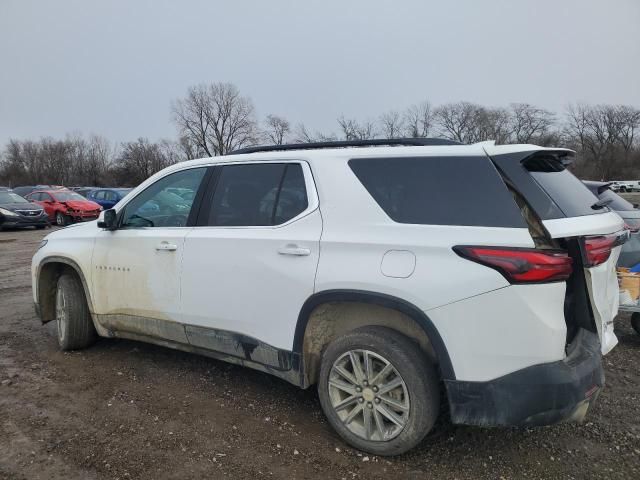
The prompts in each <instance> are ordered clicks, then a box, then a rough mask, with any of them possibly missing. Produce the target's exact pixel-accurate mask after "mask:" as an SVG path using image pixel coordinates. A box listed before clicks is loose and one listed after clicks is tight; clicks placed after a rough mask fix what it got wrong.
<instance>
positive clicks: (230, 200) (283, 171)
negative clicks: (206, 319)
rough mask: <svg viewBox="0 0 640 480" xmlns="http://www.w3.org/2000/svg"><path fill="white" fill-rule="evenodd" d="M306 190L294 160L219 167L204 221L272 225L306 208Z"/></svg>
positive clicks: (294, 215) (219, 223)
mask: <svg viewBox="0 0 640 480" xmlns="http://www.w3.org/2000/svg"><path fill="white" fill-rule="evenodd" d="M307 206H308V201H307V190H306V187H305V181H304V173H303V171H302V166H301V165H300V164H298V163H261V164H245V165H225V166H223V167H221V172H220V178H219V179H218V182H217V186H216V190H215V193H214V195H213V200H212V202H211V209H210V212H209V218H208V222H207V225H211V226H220V227H240V226H272V225H280V224H283V223H285V222H288V221H289V220H291V219H292V218H294V217H296V216H297V215H299V214H300V213H302V212H303V211H304V210H306V209H307Z"/></svg>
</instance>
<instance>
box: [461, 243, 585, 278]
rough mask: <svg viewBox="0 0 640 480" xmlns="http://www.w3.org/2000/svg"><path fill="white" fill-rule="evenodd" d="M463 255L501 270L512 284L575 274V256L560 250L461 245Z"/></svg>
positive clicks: (567, 276)
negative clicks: (573, 266) (572, 265)
mask: <svg viewBox="0 0 640 480" xmlns="http://www.w3.org/2000/svg"><path fill="white" fill-rule="evenodd" d="M453 250H454V251H455V252H456V253H457V254H458V255H460V256H461V257H463V258H466V259H468V260H471V261H473V262H476V263H479V264H481V265H485V266H487V267H489V268H493V269H494V270H497V271H498V272H500V273H501V274H502V275H503V276H504V277H505V278H506V279H507V280H508V281H509V282H510V283H542V282H559V281H563V280H566V279H567V278H569V276H570V275H571V272H572V271H573V270H572V267H571V263H572V260H571V257H569V255H568V254H567V253H566V252H564V251H558V250H549V251H545V250H538V249H534V248H506V247H481V246H477V247H471V246H457V247H453Z"/></svg>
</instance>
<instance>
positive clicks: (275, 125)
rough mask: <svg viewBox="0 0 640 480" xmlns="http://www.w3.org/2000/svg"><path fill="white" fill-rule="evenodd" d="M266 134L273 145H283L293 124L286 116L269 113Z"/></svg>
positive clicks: (266, 120) (266, 121)
mask: <svg viewBox="0 0 640 480" xmlns="http://www.w3.org/2000/svg"><path fill="white" fill-rule="evenodd" d="M264 123H265V129H264V136H265V137H266V138H267V141H269V142H271V143H272V144H273V145H282V144H283V143H284V140H285V138H286V137H287V135H289V132H290V131H291V126H290V125H289V121H288V120H287V119H286V118H283V117H279V116H277V115H267V118H266V119H265V122H264Z"/></svg>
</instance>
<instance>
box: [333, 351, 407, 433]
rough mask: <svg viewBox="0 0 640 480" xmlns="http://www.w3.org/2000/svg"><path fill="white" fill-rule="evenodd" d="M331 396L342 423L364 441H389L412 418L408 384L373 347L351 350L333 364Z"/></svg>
mask: <svg viewBox="0 0 640 480" xmlns="http://www.w3.org/2000/svg"><path fill="white" fill-rule="evenodd" d="M329 398H330V400H331V405H332V407H333V409H334V411H335V412H336V414H337V415H338V418H340V420H341V421H342V422H343V424H344V425H345V426H346V427H347V428H348V429H349V431H350V432H351V433H353V434H354V435H357V436H358V437H360V438H363V439H365V440H369V441H379V442H384V441H389V440H391V439H393V438H395V437H397V436H398V435H399V434H400V433H401V432H402V430H403V429H404V427H405V425H406V424H407V422H408V420H409V412H410V403H409V391H408V389H407V385H406V383H405V382H404V380H403V379H402V377H401V376H400V373H398V370H396V368H395V367H394V366H393V365H392V364H391V362H389V361H388V360H387V359H385V358H384V357H382V356H381V355H378V354H377V353H375V352H372V351H370V350H350V351H348V352H346V353H344V354H343V355H341V356H340V357H339V358H338V359H337V360H336V361H335V362H334V363H333V366H332V367H331V372H330V374H329Z"/></svg>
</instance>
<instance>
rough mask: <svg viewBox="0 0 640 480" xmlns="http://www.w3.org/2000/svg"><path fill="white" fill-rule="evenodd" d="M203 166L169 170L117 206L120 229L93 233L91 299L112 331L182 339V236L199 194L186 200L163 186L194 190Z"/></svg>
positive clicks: (200, 180)
mask: <svg viewBox="0 0 640 480" xmlns="http://www.w3.org/2000/svg"><path fill="white" fill-rule="evenodd" d="M206 173H207V167H198V168H190V169H185V170H181V171H177V172H174V173H170V174H168V175H166V176H164V177H162V178H160V179H158V180H157V181H155V182H154V183H152V184H151V185H149V186H148V187H147V188H146V189H144V190H143V191H141V192H140V193H139V194H138V195H136V196H135V197H133V198H132V199H131V200H130V201H128V202H127V203H126V204H125V205H123V206H122V207H121V208H119V209H118V213H117V218H118V228H117V229H116V230H113V231H109V230H102V231H100V232H99V233H98V235H97V236H96V242H95V247H94V253H93V258H92V282H91V284H92V288H93V292H92V298H93V300H94V308H95V313H96V314H97V315H98V318H99V321H100V323H101V324H102V325H103V326H105V327H106V328H108V329H110V330H113V331H116V332H118V331H120V332H128V333H131V334H137V335H142V336H148V337H149V336H150V337H155V338H164V339H169V340H173V341H178V342H185V343H186V338H185V335H184V329H183V328H182V327H181V325H179V323H178V321H179V314H180V274H181V266H182V256H183V253H184V239H185V236H186V235H187V233H188V232H189V231H190V230H191V229H192V225H193V223H194V222H195V214H196V212H195V208H196V207H195V206H196V205H197V199H198V197H197V196H195V197H194V200H193V201H185V200H183V199H182V198H181V197H178V196H177V195H174V194H172V193H169V192H168V190H167V189H169V188H171V187H175V186H180V187H183V188H187V189H190V190H193V191H194V192H198V191H199V189H200V188H201V185H202V184H203V179H204V178H205V176H206Z"/></svg>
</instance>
